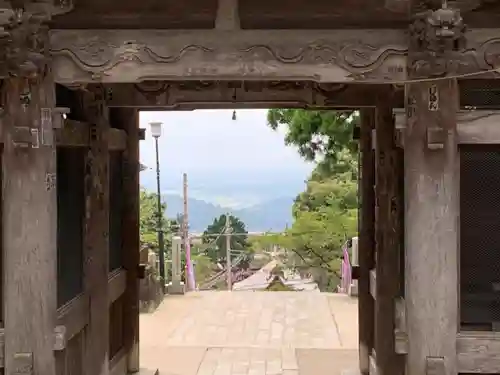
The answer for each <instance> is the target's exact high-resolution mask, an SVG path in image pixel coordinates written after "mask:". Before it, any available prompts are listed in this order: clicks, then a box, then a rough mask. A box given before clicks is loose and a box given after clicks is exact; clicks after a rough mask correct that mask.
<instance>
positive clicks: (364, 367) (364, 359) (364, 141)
mask: <svg viewBox="0 0 500 375" xmlns="http://www.w3.org/2000/svg"><path fill="white" fill-rule="evenodd" d="M374 128H375V110H374V109H372V108H364V109H362V110H361V142H360V151H361V176H360V187H359V188H360V189H361V212H360V229H359V231H360V235H359V258H358V259H359V279H358V310H359V311H358V317H359V318H358V319H359V368H360V371H361V373H362V374H363V375H367V374H368V373H369V370H370V354H371V351H372V349H373V338H374V319H375V310H374V301H373V297H372V295H371V293H370V270H372V269H373V268H374V267H375V228H374V223H375V195H374V187H375V159H374V153H373V148H372V130H373V129H374Z"/></svg>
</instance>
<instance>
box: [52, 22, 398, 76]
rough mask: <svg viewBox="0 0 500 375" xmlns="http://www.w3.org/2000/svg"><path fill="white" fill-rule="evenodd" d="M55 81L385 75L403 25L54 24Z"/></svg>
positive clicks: (394, 66)
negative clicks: (166, 26) (174, 27)
mask: <svg viewBox="0 0 500 375" xmlns="http://www.w3.org/2000/svg"><path fill="white" fill-rule="evenodd" d="M50 43H51V53H52V57H53V64H54V69H53V70H54V72H56V74H57V78H56V79H57V82H60V83H67V84H69V83H84V82H107V83H119V82H123V83H127V82H141V81H144V80H155V79H157V80H210V79H217V80H239V81H241V80H274V81H280V80H293V81H296V80H312V81H317V82H353V81H374V80H376V81H378V82H382V81H391V80H394V79H404V78H405V72H404V67H405V65H406V64H405V59H404V54H405V51H406V36H405V33H404V31H403V30H316V31H313V30H236V31H235V30H230V31H225V30H181V31H168V30H52V31H51V38H50Z"/></svg>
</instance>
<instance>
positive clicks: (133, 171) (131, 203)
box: [119, 108, 140, 372]
mask: <svg viewBox="0 0 500 375" xmlns="http://www.w3.org/2000/svg"><path fill="white" fill-rule="evenodd" d="M119 111H120V112H119V118H120V119H121V125H122V129H123V130H124V131H125V132H126V134H127V147H126V149H125V151H124V154H123V158H124V170H123V186H124V195H123V196H124V199H125V202H124V212H125V214H124V216H123V219H122V228H123V232H122V236H123V237H122V243H123V244H124V245H123V263H124V264H123V265H124V268H125V269H126V270H127V280H126V283H127V286H126V290H125V295H124V311H123V320H124V332H123V335H124V337H123V340H124V347H125V350H126V353H127V370H128V371H129V372H137V371H139V367H140V366H139V275H138V270H139V263H140V251H139V248H140V243H139V239H140V238H139V136H140V134H139V133H140V132H139V111H138V110H137V109H135V108H120V109H119Z"/></svg>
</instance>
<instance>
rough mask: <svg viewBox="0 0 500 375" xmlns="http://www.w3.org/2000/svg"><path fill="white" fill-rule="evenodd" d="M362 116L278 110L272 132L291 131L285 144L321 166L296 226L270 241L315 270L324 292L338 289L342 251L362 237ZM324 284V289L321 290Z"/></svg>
mask: <svg viewBox="0 0 500 375" xmlns="http://www.w3.org/2000/svg"><path fill="white" fill-rule="evenodd" d="M357 121H358V116H357V114H356V113H343V112H336V111H308V110H299V109H285V110H283V109H273V110H270V111H269V112H268V122H269V125H270V126H271V128H273V129H277V128H278V126H280V125H281V126H286V127H287V135H286V138H285V142H286V144H288V145H291V146H296V147H297V148H298V151H299V153H300V155H301V156H302V157H304V158H305V159H306V160H309V161H315V162H316V163H317V166H316V168H315V169H314V171H313V172H312V174H311V176H310V177H309V179H308V181H307V184H306V188H305V191H304V192H302V193H300V194H299V195H298V196H297V198H296V199H295V203H294V205H293V218H294V221H293V224H292V226H291V227H290V228H287V230H285V231H284V232H283V233H282V234H278V235H270V236H268V239H267V240H268V241H270V242H273V243H277V244H279V245H280V246H282V247H283V248H285V249H287V250H288V255H287V262H288V263H289V265H293V266H296V267H306V268H310V269H311V270H312V273H313V274H314V275H315V278H316V280H317V281H318V282H319V281H321V283H320V288H322V289H333V288H334V287H335V286H336V285H335V284H336V283H337V281H338V276H339V273H340V270H339V268H340V258H341V256H342V250H341V248H342V245H343V243H344V242H345V241H346V240H347V239H348V238H350V237H353V236H355V235H356V233H357V207H358V192H357V178H358V154H357V142H356V141H355V140H353V137H352V135H353V130H354V127H355V126H356V124H357ZM321 284H322V285H321Z"/></svg>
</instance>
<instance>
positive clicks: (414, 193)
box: [404, 80, 459, 375]
mask: <svg viewBox="0 0 500 375" xmlns="http://www.w3.org/2000/svg"><path fill="white" fill-rule="evenodd" d="M432 91H437V95H438V100H437V109H436V108H434V109H436V110H430V109H429V108H430V107H431V106H430V103H429V102H430V97H431V92H432ZM407 94H408V102H409V103H410V104H411V106H410V107H409V108H408V111H409V113H411V116H410V117H409V119H408V124H407V126H406V129H405V142H404V145H405V148H404V159H405V188H406V190H405V193H406V196H405V207H406V212H405V227H406V229H405V233H406V254H405V257H406V262H405V275H406V279H405V280H406V286H405V301H406V313H407V315H406V316H407V328H408V355H407V370H408V372H407V374H408V375H422V374H424V373H425V371H426V368H425V363H426V358H427V357H429V356H432V357H443V358H444V366H445V373H446V375H455V374H456V373H457V368H456V366H457V365H456V363H457V361H456V356H457V351H456V332H457V329H458V220H457V218H458V215H459V211H458V210H459V207H458V206H459V199H458V187H459V184H458V173H459V172H458V155H457V152H458V151H457V131H456V113H457V110H458V88H457V82H456V81H454V80H444V81H437V82H431V83H419V84H414V85H412V86H410V88H409V91H408V93H407ZM435 103H436V101H435ZM429 127H431V128H442V129H443V130H444V133H445V134H446V136H445V137H444V143H443V148H442V149H439V150H430V149H429V148H428V147H427V138H426V137H427V128H429Z"/></svg>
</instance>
